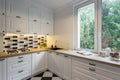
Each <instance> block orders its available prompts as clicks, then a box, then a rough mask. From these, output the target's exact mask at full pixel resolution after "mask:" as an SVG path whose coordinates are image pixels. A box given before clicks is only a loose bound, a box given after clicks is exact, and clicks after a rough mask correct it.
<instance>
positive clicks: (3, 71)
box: [0, 58, 7, 80]
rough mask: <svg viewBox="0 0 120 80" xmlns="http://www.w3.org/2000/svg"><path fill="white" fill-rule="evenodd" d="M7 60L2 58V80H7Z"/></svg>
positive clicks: (0, 70)
mask: <svg viewBox="0 0 120 80" xmlns="http://www.w3.org/2000/svg"><path fill="white" fill-rule="evenodd" d="M6 77H7V76H6V59H3V58H0V80H6Z"/></svg>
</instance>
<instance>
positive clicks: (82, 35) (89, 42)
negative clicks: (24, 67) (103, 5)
mask: <svg viewBox="0 0 120 80" xmlns="http://www.w3.org/2000/svg"><path fill="white" fill-rule="evenodd" d="M95 9H96V4H95V2H94V0H90V1H87V2H85V3H84V4H83V3H82V4H81V5H80V6H77V7H76V15H77V18H76V19H77V25H76V26H77V29H76V30H77V31H76V32H77V34H76V35H77V36H76V37H77V46H76V47H77V48H80V49H90V50H91V49H92V50H95V49H96V35H95V34H96V20H95V16H96V12H95Z"/></svg>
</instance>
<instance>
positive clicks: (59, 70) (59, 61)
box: [53, 53, 64, 77]
mask: <svg viewBox="0 0 120 80" xmlns="http://www.w3.org/2000/svg"><path fill="white" fill-rule="evenodd" d="M53 54H54V55H55V57H54V62H55V63H54V64H55V68H54V70H55V73H56V74H58V75H59V76H60V77H63V73H64V66H63V65H64V64H63V62H64V60H63V59H64V57H63V55H61V54H57V53H56V54H55V53H53Z"/></svg>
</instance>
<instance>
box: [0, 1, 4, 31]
mask: <svg viewBox="0 0 120 80" xmlns="http://www.w3.org/2000/svg"><path fill="white" fill-rule="evenodd" d="M4 31H5V0H0V33H1V32H4Z"/></svg>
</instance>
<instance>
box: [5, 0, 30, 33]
mask: <svg viewBox="0 0 120 80" xmlns="http://www.w3.org/2000/svg"><path fill="white" fill-rule="evenodd" d="M28 6H29V5H28V2H27V1H26V0H7V1H6V27H7V28H6V29H7V30H6V32H7V33H23V34H26V33H28Z"/></svg>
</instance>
